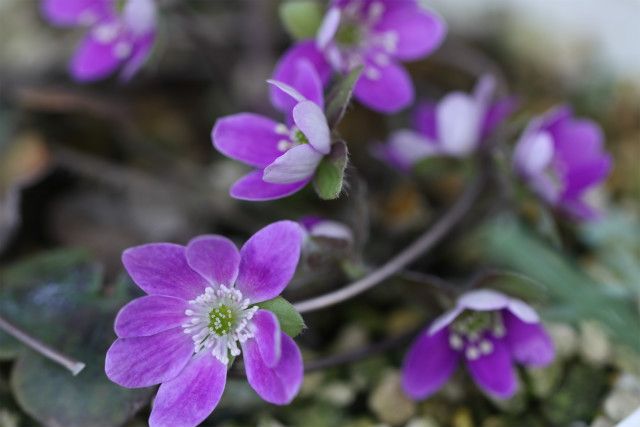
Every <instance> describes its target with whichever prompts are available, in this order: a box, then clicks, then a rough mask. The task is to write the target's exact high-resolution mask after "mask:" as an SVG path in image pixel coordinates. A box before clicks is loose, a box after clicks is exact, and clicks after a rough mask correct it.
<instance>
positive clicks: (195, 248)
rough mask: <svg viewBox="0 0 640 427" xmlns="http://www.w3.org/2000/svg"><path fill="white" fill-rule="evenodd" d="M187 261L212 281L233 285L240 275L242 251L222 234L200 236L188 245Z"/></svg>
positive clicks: (217, 283)
mask: <svg viewBox="0 0 640 427" xmlns="http://www.w3.org/2000/svg"><path fill="white" fill-rule="evenodd" d="M187 262H188V263H189V266H190V267H191V268H192V269H194V270H195V271H197V272H198V273H199V274H200V275H201V276H202V277H204V278H205V279H207V280H208V281H209V282H210V283H213V284H216V285H225V286H227V287H231V286H232V285H233V284H234V283H235V281H236V277H238V268H239V266H240V252H239V251H238V248H237V247H236V245H235V244H234V243H233V242H232V241H231V240H229V239H227V238H226V237H222V236H200V237H196V238H195V239H193V240H191V241H190V242H189V244H188V245H187Z"/></svg>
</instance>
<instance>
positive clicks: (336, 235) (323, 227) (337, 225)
mask: <svg viewBox="0 0 640 427" xmlns="http://www.w3.org/2000/svg"><path fill="white" fill-rule="evenodd" d="M309 234H310V235H311V236H313V237H320V238H327V239H335V240H345V241H349V242H353V232H352V231H351V229H350V228H349V227H347V226H346V225H344V224H342V223H341V222H337V221H330V220H323V221H320V222H318V223H316V224H315V225H314V226H313V227H310V228H309Z"/></svg>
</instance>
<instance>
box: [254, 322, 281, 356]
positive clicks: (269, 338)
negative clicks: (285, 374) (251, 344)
mask: <svg viewBox="0 0 640 427" xmlns="http://www.w3.org/2000/svg"><path fill="white" fill-rule="evenodd" d="M251 321H252V322H253V324H254V326H255V328H256V333H255V335H254V337H253V338H254V339H255V341H256V344H257V346H258V350H259V351H260V356H261V357H262V361H263V362H264V364H265V365H266V366H267V367H269V368H273V367H274V366H276V365H277V364H278V362H279V361H280V356H281V354H282V348H281V336H280V323H278V318H277V317H276V315H275V314H273V313H272V312H270V311H268V310H258V311H257V312H256V314H254V316H253V319H252V320H251Z"/></svg>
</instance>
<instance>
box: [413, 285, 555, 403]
mask: <svg viewBox="0 0 640 427" xmlns="http://www.w3.org/2000/svg"><path fill="white" fill-rule="evenodd" d="M554 356H555V350H554V347H553V343H552V341H551V339H550V337H549V336H548V335H547V333H546V332H545V330H544V328H543V327H542V325H541V324H540V320H539V318H538V315H537V314H536V312H535V311H534V310H533V309H532V308H531V307H530V306H528V305H527V304H525V303H524V302H522V301H520V300H518V299H514V298H510V297H508V296H506V295H504V294H502V293H500V292H497V291H493V290H489V289H483V290H477V291H471V292H468V293H466V294H464V295H462V296H461V297H460V298H459V299H458V302H457V304H456V306H455V307H454V308H453V309H452V310H450V311H448V312H446V313H445V314H443V315H442V316H441V317H439V318H438V319H436V320H435V321H434V322H433V323H432V324H431V325H430V327H429V328H428V329H427V330H425V331H424V332H422V333H421V334H420V336H419V337H418V338H417V339H416V341H415V342H414V343H413V344H412V346H411V348H410V349H409V352H408V353H407V355H406V357H405V360H404V365H403V368H402V386H403V389H404V390H405V392H406V393H407V394H408V395H409V396H410V397H412V398H414V399H424V398H426V397H429V396H431V395H432V394H433V393H435V392H436V391H438V390H439V389H440V388H441V387H442V386H443V385H444V383H445V382H446V381H447V380H448V379H449V377H450V376H451V375H452V374H453V372H454V371H455V369H456V367H457V366H458V364H459V362H460V360H464V361H465V363H466V365H467V368H468V370H469V372H470V374H471V376H472V378H473V379H474V381H475V382H476V384H477V385H478V386H479V387H480V388H482V389H483V390H484V391H486V392H487V393H488V394H490V395H492V396H495V397H497V398H500V399H507V398H509V397H511V396H513V394H514V393H515V392H516V388H517V380H516V374H515V370H514V368H513V364H514V363H521V364H524V365H528V366H533V367H540V366H545V365H547V364H549V363H550V362H551V361H552V360H553V358H554Z"/></svg>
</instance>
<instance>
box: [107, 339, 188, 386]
mask: <svg viewBox="0 0 640 427" xmlns="http://www.w3.org/2000/svg"><path fill="white" fill-rule="evenodd" d="M192 354H193V340H192V339H191V337H190V336H189V335H187V334H185V333H184V331H183V330H182V328H181V327H178V328H173V329H169V330H167V331H164V332H160V333H158V334H155V335H150V336H148V337H132V338H118V339H117V340H115V342H114V343H113V344H112V345H111V347H110V348H109V350H108V351H107V357H106V360H105V368H104V370H105V372H106V374H107V377H109V379H110V380H111V381H113V382H114V383H116V384H119V385H121V386H122V387H127V388H138V387H149V386H152V385H155V384H159V383H162V382H165V381H169V380H171V379H173V378H175V377H176V376H177V375H178V374H179V373H180V372H181V371H182V369H183V368H184V367H185V365H186V364H187V362H189V359H191V356H192Z"/></svg>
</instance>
